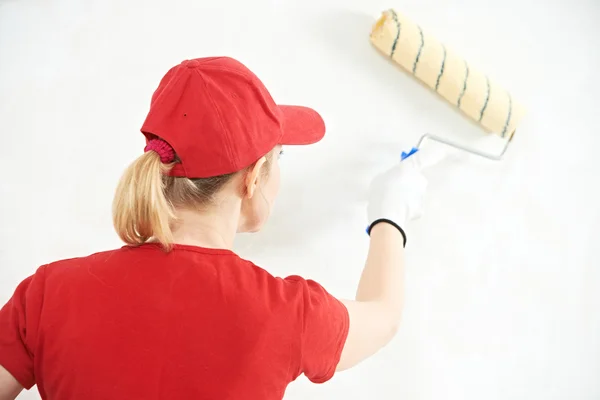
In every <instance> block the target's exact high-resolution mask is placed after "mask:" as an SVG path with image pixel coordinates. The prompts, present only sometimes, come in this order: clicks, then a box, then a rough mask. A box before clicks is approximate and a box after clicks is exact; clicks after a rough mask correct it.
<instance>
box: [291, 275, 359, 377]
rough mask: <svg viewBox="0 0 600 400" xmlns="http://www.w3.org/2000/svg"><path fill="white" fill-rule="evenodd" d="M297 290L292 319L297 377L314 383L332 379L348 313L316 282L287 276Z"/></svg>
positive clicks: (347, 324) (343, 340)
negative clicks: (295, 346)
mask: <svg viewBox="0 0 600 400" xmlns="http://www.w3.org/2000/svg"><path fill="white" fill-rule="evenodd" d="M285 281H286V283H287V284H290V285H293V286H294V290H295V291H296V295H297V297H296V298H297V301H296V302H295V310H294V318H295V322H296V326H297V330H296V333H295V337H296V338H297V340H298V347H297V348H298V349H299V351H298V359H297V360H296V366H297V368H298V373H299V374H302V373H303V374H304V375H305V376H306V377H307V378H308V379H309V380H310V381H312V382H314V383H323V382H326V381H328V380H329V379H331V378H332V377H333V375H334V373H335V370H336V367H337V365H338V363H339V361H340V357H341V355H342V350H343V348H344V344H345V342H346V337H347V336H348V329H349V317H348V310H346V307H345V306H344V304H342V302H341V301H339V300H338V299H336V298H335V297H333V296H332V295H331V294H329V293H328V292H327V291H326V290H325V289H324V288H323V287H322V286H321V285H320V284H318V283H317V282H315V281H312V280H307V279H303V278H301V277H298V276H289V277H287V278H286V279H285Z"/></svg>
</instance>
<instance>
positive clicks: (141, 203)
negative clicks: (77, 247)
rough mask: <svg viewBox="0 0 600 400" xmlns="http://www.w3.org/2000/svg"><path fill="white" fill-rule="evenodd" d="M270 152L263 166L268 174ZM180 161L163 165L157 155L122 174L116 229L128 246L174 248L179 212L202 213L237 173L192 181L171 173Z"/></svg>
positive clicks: (115, 212)
mask: <svg viewBox="0 0 600 400" xmlns="http://www.w3.org/2000/svg"><path fill="white" fill-rule="evenodd" d="M272 153H273V152H272V151H271V152H269V154H268V155H267V156H266V157H267V162H265V164H264V165H263V167H266V168H263V171H262V172H264V173H267V174H268V171H269V170H270V168H269V165H270V162H271V159H272ZM178 161H179V160H178V159H177V157H175V161H174V162H173V163H170V164H163V162H162V161H161V159H160V156H159V154H158V153H157V152H155V151H148V152H146V153H144V154H143V155H141V156H140V157H138V158H137V159H136V160H135V161H134V162H133V163H132V164H131V165H130V166H129V167H128V168H127V169H126V170H125V172H124V173H123V176H122V177H121V180H120V182H119V185H118V186H117V190H116V193H115V197H114V200H113V225H114V227H115V230H116V231H117V234H118V235H119V237H120V238H121V240H122V241H124V242H125V243H126V244H128V245H141V244H144V243H147V242H149V241H155V242H159V243H160V244H162V246H163V247H164V248H165V249H166V250H169V249H171V247H172V244H173V231H172V225H173V222H175V220H176V213H175V210H176V209H177V208H193V209H201V208H202V207H205V206H207V205H210V204H211V203H212V202H213V201H214V198H215V194H217V193H218V192H219V191H220V190H221V189H222V188H223V186H225V184H226V183H227V182H229V181H230V180H231V179H232V178H233V176H234V175H236V174H237V172H234V173H231V174H226V175H219V176H215V177H210V178H198V179H189V178H185V177H173V176H169V175H168V173H169V171H170V170H171V168H173V166H174V165H175V163H176V162H178Z"/></svg>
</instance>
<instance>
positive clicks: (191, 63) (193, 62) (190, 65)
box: [182, 60, 200, 68]
mask: <svg viewBox="0 0 600 400" xmlns="http://www.w3.org/2000/svg"><path fill="white" fill-rule="evenodd" d="M182 64H183V66H184V67H188V68H196V67H197V66H198V65H200V63H199V62H198V60H185V61H184V62H183V63H182Z"/></svg>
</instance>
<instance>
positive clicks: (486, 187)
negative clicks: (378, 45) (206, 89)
mask: <svg viewBox="0 0 600 400" xmlns="http://www.w3.org/2000/svg"><path fill="white" fill-rule="evenodd" d="M389 7H394V8H397V9H398V10H400V11H402V12H404V13H406V14H407V15H409V16H410V17H411V18H412V19H413V20H414V21H416V22H418V23H419V24H421V25H422V26H423V28H424V29H425V28H426V29H427V30H428V32H430V33H433V34H435V35H436V36H437V37H438V38H439V39H440V40H442V41H443V42H444V43H446V44H448V45H450V46H452V47H453V48H454V49H455V50H456V51H458V52H459V53H460V54H462V55H463V56H464V57H465V58H467V59H468V60H469V61H470V62H471V63H474V64H475V65H477V66H479V67H480V69H482V70H483V71H486V72H487V73H488V74H489V75H490V76H492V77H494V78H495V79H496V80H497V81H498V82H500V83H502V84H503V85H504V86H506V88H507V89H510V90H511V91H512V93H513V95H514V96H515V97H517V98H518V99H519V100H520V101H521V102H523V103H524V104H525V105H527V107H528V108H529V114H528V116H527V119H526V120H524V122H523V124H522V126H521V128H519V130H518V131H517V134H516V136H515V138H514V140H513V142H512V144H511V147H510V149H509V151H508V153H507V154H506V156H505V158H504V160H503V161H502V162H491V161H487V160H483V159H479V158H476V157H472V156H466V155H460V154H452V155H451V157H450V158H449V159H447V160H446V161H444V162H443V163H442V164H439V165H437V166H435V167H433V168H431V169H429V170H428V171H427V172H426V174H427V176H428V177H429V179H430V190H429V193H428V197H427V200H426V206H425V207H426V208H425V209H426V213H425V215H424V216H423V217H422V218H421V219H420V220H418V221H414V222H413V223H411V224H410V225H409V226H408V227H407V231H408V235H409V236H408V242H409V246H408V252H407V257H408V262H407V271H406V273H407V278H406V308H405V314H404V317H403V324H402V328H401V330H400V332H399V334H398V335H397V337H396V338H395V339H394V341H393V342H392V343H391V344H390V345H389V346H388V347H387V348H385V349H384V350H382V351H381V352H379V353H378V354H377V355H376V356H374V357H373V358H371V359H370V360H368V361H366V362H364V363H363V364H362V365H360V366H359V367H357V368H355V369H353V370H350V371H347V372H344V373H341V374H339V375H337V376H336V377H335V378H334V379H333V380H332V381H331V382H329V383H327V384H324V385H314V384H310V383H309V382H308V381H307V380H305V379H303V378H302V379H299V380H298V381H297V382H294V383H293V384H291V385H290V387H289V390H288V393H287V396H286V398H288V399H291V400H293V399H315V400H317V399H365V398H369V399H390V400H391V399H419V400H420V399H427V400H429V399H431V400H433V399H457V400H459V399H460V400H471V399H472V400H475V399H477V400H479V399H488V400H492V399H498V400H505V399H523V400H525V399H527V400H530V399H543V400H550V399H570V400H575V399H577V400H592V399H599V398H600V379H599V378H600V290H598V289H599V288H600V261H599V260H598V252H597V249H598V242H599V241H600V233H599V226H600V164H599V162H598V160H597V154H598V151H599V149H600V129H599V128H598V123H597V122H598V114H599V112H600V108H599V107H600V106H599V104H600V103H599V101H598V99H597V95H598V93H599V92H600V80H599V79H598V71H599V70H600V52H599V50H598V49H599V48H600V28H598V25H597V21H598V19H599V18H600V3H598V2H597V1H596V0H587V1H586V0H574V1H559V0H555V1H546V2H542V1H534V0H521V1H517V0H505V1H502V2H493V3H490V2H481V1H476V0H464V1H454V2H451V1H433V0H427V1H425V0H419V1H417V0H405V1H397V2H395V3H394V2H389V1H388V2H386V1H382V0H372V1H367V0H269V1H267V0H254V1H243V0H219V1H218V2H217V1H208V0H196V1H187V0H177V1H159V0H145V1H141V0H130V1H116V0H45V1H41V0H0V134H1V138H2V141H1V143H0V154H1V156H0V168H1V170H2V179H1V180H0V201H1V208H0V213H1V214H0V221H1V223H0V235H1V236H0V242H1V243H2V245H1V247H0V301H1V302H2V304H4V302H5V301H6V300H7V299H8V298H9V296H10V295H11V294H12V291H13V290H14V288H15V287H16V285H17V284H18V282H20V281H21V280H22V279H24V278H25V277H26V276H27V275H29V274H31V273H33V272H34V270H35V269H36V268H37V267H38V266H39V265H41V264H44V263H47V262H49V261H53V260H56V259H61V258H68V257H74V256H83V255H87V254H90V253H92V252H96V251H100V250H105V249H110V248H114V247H116V246H120V242H119V241H118V238H117V237H116V235H115V234H114V232H113V229H112V225H111V216H110V212H111V210H110V207H111V201H112V195H113V191H114V189H115V187H116V184H117V180H118V178H119V176H120V174H121V172H122V171H123V169H124V168H125V167H126V165H127V164H128V163H129V162H130V161H131V160H133V159H134V158H135V157H137V156H138V155H139V154H140V153H141V151H142V149H143V139H142V136H141V134H140V133H139V128H140V126H141V123H142V121H143V118H144V116H145V113H146V111H147V108H148V105H149V100H150V96H151V94H152V91H153V90H154V88H155V87H156V85H157V84H158V80H159V79H160V77H161V76H162V74H163V73H164V72H165V71H166V70H167V69H168V68H169V67H170V66H172V65H174V64H176V63H178V62H180V61H182V60H184V59H187V58H194V57H201V56H209V55H229V56H233V57H235V58H238V59H239V60H241V61H242V62H244V63H245V64H247V65H248V66H249V67H250V68H251V69H253V70H254V71H255V72H256V73H257V74H258V75H259V76H260V77H261V79H263V81H264V82H265V83H266V84H267V86H268V87H269V88H270V90H271V91H272V94H273V96H274V97H275V99H276V100H277V101H279V102H281V103H291V104H303V105H309V106H312V107H314V108H316V109H317V110H319V111H320V112H321V113H322V114H323V116H324V118H325V120H326V122H327V126H328V134H327V136H326V139H325V140H324V141H323V142H322V143H321V144H319V145H317V146H313V147H307V148H288V149H286V155H284V158H283V159H282V174H283V175H282V180H283V182H282V184H283V186H282V192H281V195H280V197H279V199H278V202H277V205H276V208H275V210H274V211H273V215H272V218H271V221H270V222H269V224H268V226H267V227H266V228H265V229H264V231H263V232H261V233H260V234H257V235H254V236H245V237H242V238H240V240H239V242H238V243H237V250H238V252H239V253H240V254H241V255H242V256H244V257H248V258H250V259H251V260H253V261H254V262H255V263H257V264H259V265H261V266H263V267H264V268H266V269H268V270H269V271H270V272H272V273H273V274H276V275H287V274H301V275H303V276H305V277H308V278H313V279H316V280H318V281H319V282H320V283H322V284H323V285H324V286H325V287H326V288H327V289H328V290H329V291H331V292H332V293H334V294H335V295H338V296H340V297H352V296H353V295H354V291H355V288H356V285H357V282H358V279H359V276H360V272H361V269H362V266H363V262H364V259H365V256H366V250H367V246H368V238H367V237H366V235H365V233H364V227H365V218H366V217H365V213H366V212H365V208H366V203H365V199H366V194H367V188H368V184H369V181H370V179H371V178H372V177H373V176H374V174H375V173H377V172H378V171H380V170H382V169H385V168H388V167H389V166H390V165H392V164H393V163H395V162H397V160H398V156H399V153H400V152H401V151H402V150H406V149H408V148H410V146H412V145H413V144H415V143H416V141H417V139H418V138H419V136H420V135H421V134H423V133H425V132H431V133H436V134H438V135H441V136H444V137H448V138H452V139H457V140H462V141H463V142H465V143H475V142H476V141H477V139H478V138H480V137H481V136H482V135H483V133H482V132H481V131H479V130H478V129H477V128H476V127H474V126H473V125H472V124H470V123H468V122H467V121H466V120H465V119H464V118H463V117H461V116H460V115H459V114H458V113H456V111H455V110H454V109H453V108H452V107H450V106H448V105H446V104H445V103H444V102H443V101H441V100H440V99H439V98H437V97H436V96H435V95H434V94H432V93H431V92H430V91H429V90H427V89H425V88H424V87H423V86H422V85H420V84H419V83H417V82H416V81H415V80H414V79H413V78H411V77H409V76H408V75H407V74H405V73H403V72H402V71H401V70H399V69H398V68H396V67H395V66H394V65H392V64H391V63H390V62H388V60H386V59H385V58H384V57H382V56H381V55H380V54H379V53H377V52H376V51H375V50H374V49H373V48H372V47H371V45H370V43H369V41H368V35H369V31H370V28H371V24H372V23H373V22H374V21H375V18H376V17H378V16H379V14H380V12H381V11H383V10H385V9H387V8H389ZM82 373H85V371H82ZM20 398H22V399H36V398H39V397H38V395H37V394H36V393H35V391H32V392H31V393H24V394H23V395H22V396H21V397H20Z"/></svg>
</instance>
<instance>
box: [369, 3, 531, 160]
mask: <svg viewBox="0 0 600 400" xmlns="http://www.w3.org/2000/svg"><path fill="white" fill-rule="evenodd" d="M370 40H371V43H372V44H373V45H374V46H375V48H377V49H378V50H379V51H380V52H381V53H383V54H384V55H386V56H387V57H389V58H391V60H392V61H393V62H394V63H396V64H398V65H400V66H401V67H402V69H404V70H405V71H407V72H408V73H409V74H411V75H413V76H414V77H416V78H417V79H418V80H419V81H420V82H422V83H423V84H425V85H427V86H428V87H429V88H431V89H432V90H433V91H435V92H436V93H438V94H439V95H440V96H441V97H442V98H444V99H445V100H446V101H448V102H449V103H450V104H451V105H453V106H454V107H456V108H457V109H458V110H460V111H461V112H462V113H463V114H464V115H466V116H467V117H469V118H470V119H472V120H473V121H475V122H476V123H477V124H479V125H480V126H481V127H482V128H483V129H484V130H485V131H487V132H488V133H492V134H496V135H498V136H500V137H502V138H504V141H505V143H504V146H503V148H502V151H501V152H500V153H499V154H492V153H488V152H484V151H481V150H479V149H477V148H474V147H467V146H464V145H461V144H458V143H455V142H452V141H450V140H447V139H445V138H442V137H439V136H436V135H432V134H429V133H427V134H425V135H423V136H422V137H421V138H420V140H419V142H418V143H417V145H416V146H415V147H413V148H412V149H411V150H410V151H409V152H408V153H402V157H401V158H402V160H404V159H405V158H407V157H410V156H411V155H412V154H414V153H415V152H417V151H418V150H419V149H420V148H421V147H422V145H423V143H424V142H425V141H426V140H427V139H429V140H434V141H437V142H440V143H443V144H446V145H448V146H451V147H454V148H456V149H459V150H463V151H467V152H469V153H472V154H476V155H479V156H482V157H485V158H488V159H492V160H500V159H502V156H503V155H504V153H505V152H506V149H507V148H508V145H509V143H510V141H511V140H512V138H513V136H514V134H515V131H516V128H517V125H518V124H519V122H520V120H521V119H522V118H523V116H524V114H525V111H524V109H523V107H522V106H521V105H520V104H519V103H517V102H516V101H515V100H514V99H513V98H512V96H511V94H510V93H509V92H507V91H506V90H504V89H503V88H502V87H500V86H499V85H498V84H497V83H495V82H494V81H492V80H491V79H490V78H489V77H488V76H487V75H485V74H484V73H482V72H481V71H479V70H478V69H477V68H474V67H473V66H472V65H470V64H469V63H468V62H467V61H466V60H464V59H463V58H461V57H460V56H458V55H457V54H455V53H454V52H453V51H452V50H451V49H450V48H448V47H446V45H444V44H443V43H441V42H439V41H438V40H437V39H435V38H434V37H433V36H431V35H430V34H428V33H427V32H425V31H423V29H421V27H420V26H419V25H417V24H416V23H414V22H412V21H411V20H409V19H408V18H407V17H406V16H404V15H403V14H402V13H400V12H398V11H395V10H393V9H390V10H387V11H385V12H383V13H382V15H381V17H380V18H379V19H378V20H377V22H376V23H375V25H374V26H373V28H372V30H371V35H370ZM431 163H433V162H431ZM431 163H429V164H431Z"/></svg>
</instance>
